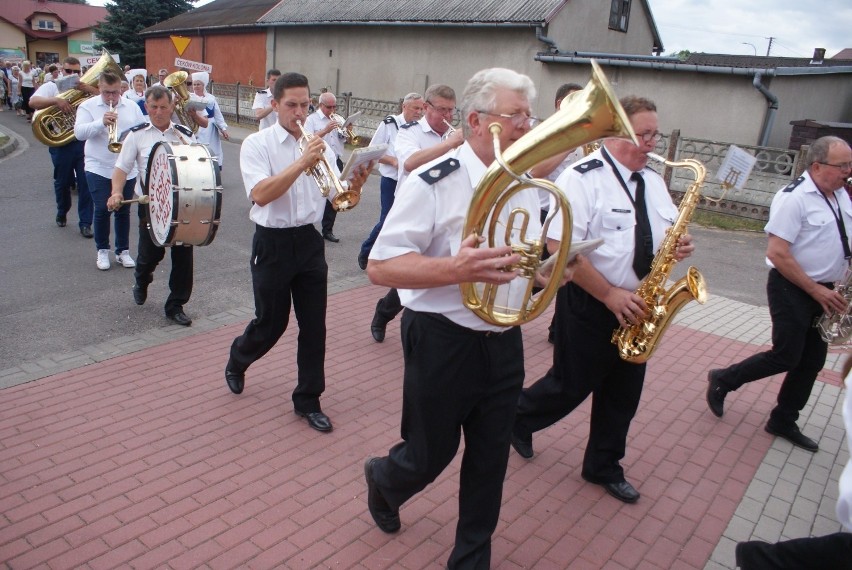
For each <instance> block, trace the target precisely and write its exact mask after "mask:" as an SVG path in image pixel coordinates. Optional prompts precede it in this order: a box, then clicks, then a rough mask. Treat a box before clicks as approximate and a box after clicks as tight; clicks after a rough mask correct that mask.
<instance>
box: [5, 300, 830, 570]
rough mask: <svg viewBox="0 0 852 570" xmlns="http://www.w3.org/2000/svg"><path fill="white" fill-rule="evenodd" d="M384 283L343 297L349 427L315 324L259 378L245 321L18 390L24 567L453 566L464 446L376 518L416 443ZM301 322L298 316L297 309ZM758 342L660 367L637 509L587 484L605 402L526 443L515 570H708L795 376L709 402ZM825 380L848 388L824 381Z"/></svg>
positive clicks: (653, 377)
mask: <svg viewBox="0 0 852 570" xmlns="http://www.w3.org/2000/svg"><path fill="white" fill-rule="evenodd" d="M381 293H382V290H380V289H378V288H376V287H362V288H359V289H355V290H350V291H347V292H344V293H339V294H336V295H333V296H331V297H330V300H329V316H328V326H329V333H328V357H327V368H326V370H327V376H328V389H327V391H326V395H325V396H324V398H323V408H324V410H325V411H326V412H327V413H328V414H329V415H330V416H331V418H332V420H333V421H334V424H335V431H334V432H333V433H331V434H320V433H317V432H315V431H313V430H311V429H309V428H308V427H307V426H306V424H305V423H304V421H303V420H300V419H298V418H296V417H295V416H294V415H293V413H292V404H291V401H290V393H291V391H292V389H293V386H294V383H293V376H294V370H295V349H294V347H295V335H296V328H295V327H292V328H291V329H290V330H288V331H287V333H286V334H285V336H284V338H283V339H282V341H281V342H279V345H278V346H277V347H276V348H275V349H273V350H272V351H271V352H270V353H269V354H268V355H267V356H266V357H265V358H264V359H262V360H261V361H260V362H258V363H257V364H256V365H255V366H254V367H253V368H252V369H251V370H250V371H249V374H248V377H247V381H246V390H245V392H244V393H243V394H242V395H241V396H235V395H233V394H231V393H230V392H229V391H228V390H227V388H226V386H225V382H224V379H223V368H224V365H225V362H226V360H227V354H228V347H229V346H230V343H231V341H232V339H233V338H234V337H235V336H236V335H238V334H239V333H240V332H242V329H243V327H244V325H243V324H241V325H232V326H225V327H222V328H220V329H217V330H215V331H213V332H209V333H203V334H198V335H195V336H192V337H188V338H185V339H183V340H179V341H175V342H172V343H169V344H165V345H162V346H158V347H154V348H149V349H146V350H142V351H140V352H136V353H133V354H129V355H126V356H123V357H119V358H114V359H112V360H109V361H106V362H102V363H98V364H93V365H91V366H86V367H84V368H79V369H76V370H72V371H70V372H66V373H62V374H57V375H55V376H51V377H48V378H44V379H42V380H39V381H36V382H31V383H28V384H24V385H20V386H16V387H12V388H8V389H5V390H3V391H2V392H0V394H2V397H0V400H1V401H0V512H2V517H0V561H3V562H4V564H5V566H6V567H8V568H16V569H17V568H32V567H43V568H71V567H80V566H85V567H88V568H115V567H119V566H132V567H134V568H153V567H159V568H162V567H170V568H190V567H197V566H205V567H209V568H234V567H249V568H271V567H286V568H314V567H318V568H341V569H342V568H366V569H371V570H372V569H377V568H441V567H443V566H444V564H445V561H446V558H447V555H448V553H449V551H450V549H451V545H452V540H453V532H454V527H455V520H456V511H457V504H456V491H457V488H458V468H459V463H460V461H459V459H460V455H459V456H458V457H457V458H456V460H455V461H454V462H453V463H452V464H451V466H450V467H449V468H448V469H447V471H446V472H445V473H444V474H442V475H441V477H439V478H438V480H437V481H436V482H435V483H434V484H433V485H431V486H430V487H428V488H427V489H426V490H425V491H424V492H423V493H421V494H419V495H418V496H416V497H415V498H414V499H412V500H411V501H410V502H409V503H408V504H406V505H404V506H403V508H402V510H401V516H402V521H403V529H402V531H401V532H400V533H399V534H397V535H393V536H389V535H386V534H384V533H382V532H381V531H379V530H378V529H376V528H375V526H374V525H373V523H372V520H371V519H370V516H369V514H368V513H367V509H366V504H365V484H364V480H363V470H362V464H363V461H364V458H365V457H367V456H368V455H376V454H384V453H385V452H386V450H387V449H388V447H390V446H391V445H392V444H394V443H396V441H397V440H398V438H399V413H400V398H401V375H402V359H401V355H400V348H399V340H398V339H399V328H398V323H397V322H394V323H392V324H391V325H390V327H389V329H388V337H387V340H386V341H385V342H384V343H383V344H376V343H374V342H373V341H372V339H371V337H370V334H369V322H370V318H371V314H372V309H373V307H374V306H375V305H374V301H375V299H376V298H377V297H378V296H379V295H380V294H381ZM293 322H295V320H293ZM548 322H549V317H548V316H545V317H543V318H540V319H538V320H537V321H536V322H534V323H532V324H531V325H529V326H527V327H525V335H524V336H525V343H526V346H525V350H526V361H527V381H528V382H532V381H534V380H535V379H536V378H538V377H539V376H540V375H541V374H542V373H543V372H544V371H545V369H546V368H547V367H548V365H549V362H550V352H551V345H550V344H548V343H547V341H546V340H545V338H546V326H547V324H548ZM754 351H755V347H754V346H753V345H746V344H743V343H738V342H735V341H731V340H727V339H724V338H720V337H716V336H713V335H708V334H704V333H698V332H695V331H693V330H690V329H687V328H684V327H678V326H672V328H671V330H670V331H669V332H668V334H667V336H666V339H665V341H664V343H663V345H662V346H661V347H660V348H659V350H658V351H657V353H656V355H655V357H654V359H653V360H652V361H651V363H650V365H649V372H648V375H647V379H646V388H645V391H644V394H643V398H642V404H641V406H640V410H639V413H638V415H637V417H636V419H635V420H634V422H633V425H632V429H631V437H630V441H629V443H628V455H627V457H626V458H625V461H624V465H625V467H626V472H627V476H628V478H629V480H630V481H632V482H633V483H634V484H635V485H636V486H637V487H638V488H639V490H640V492H641V493H642V498H641V499H640V501H639V502H638V503H637V504H636V505H623V504H621V503H619V502H618V501H616V500H614V499H612V498H610V497H608V496H606V495H605V493H604V492H603V490H602V489H601V488H600V487H597V486H595V485H591V484H587V483H585V482H583V481H582V479H581V478H580V465H581V461H582V456H583V451H584V446H585V440H586V436H587V433H588V415H589V403H588V402H586V403H585V404H584V405H583V406H581V407H580V408H578V409H577V410H576V411H575V412H574V413H573V414H571V415H570V416H569V417H568V418H566V419H565V420H563V421H561V422H559V423H558V424H557V425H555V426H553V427H551V428H549V429H547V430H545V431H543V432H540V433H539V434H536V437H535V448H536V452H537V454H536V456H535V458H534V459H533V460H531V461H525V460H523V459H521V458H520V457H519V456H517V455H516V454H514V452H512V455H511V457H510V465H509V472H508V476H507V480H506V485H505V491H504V500H503V509H502V513H501V522H500V524H499V526H498V528H497V531H496V533H495V536H494V549H493V566H494V567H495V568H505V569H514V568H542V569H549V568H568V567H570V568H572V569H574V568H576V569H582V568H703V566H704V564H705V563H706V561H707V560H708V558H709V557H710V555H711V553H712V551H713V548H714V547H715V545H716V543H717V542H718V540H719V538H720V536H721V534H722V532H723V531H724V529H725V527H726V526H727V524H728V521H729V519H730V518H731V516H732V514H733V513H734V510H735V509H736V506H737V504H738V502H739V501H740V499H741V498H742V496H743V493H744V491H745V488H746V486H747V485H748V483H749V482H750V480H751V479H752V477H753V475H754V472H755V470H756V469H757V466H758V465H759V464H760V462H761V460H762V459H763V456H764V454H765V452H766V450H767V449H768V447H769V446H770V444H771V438H770V436H768V435H767V434H766V433H764V431H763V429H762V425H763V423H764V422H765V419H766V415H767V413H768V412H769V410H770V408H771V406H772V403H773V401H774V397H775V395H776V391H777V382H760V383H756V384H757V385H750V386H747V387H745V388H744V389H742V390H740V391H739V392H738V393H737V395H736V398H732V399H730V401H729V403H728V406H727V409H726V414H725V417H724V419H723V420H718V419H716V418H715V417H714V416H712V415H711V414H710V413H709V411H708V410H707V408H706V404H705V402H704V390H705V387H706V382H705V377H706V372H707V370H708V368H710V367H713V366H718V365H724V364H727V363H729V362H733V361H736V360H739V359H741V358H743V357H745V356H747V355H750V354H752V353H753V352H754ZM821 379H822V380H823V381H829V382H832V383H834V384H837V383H838V382H839V378H838V376H837V374H835V373H832V372H824V373H823V376H822V377H821Z"/></svg>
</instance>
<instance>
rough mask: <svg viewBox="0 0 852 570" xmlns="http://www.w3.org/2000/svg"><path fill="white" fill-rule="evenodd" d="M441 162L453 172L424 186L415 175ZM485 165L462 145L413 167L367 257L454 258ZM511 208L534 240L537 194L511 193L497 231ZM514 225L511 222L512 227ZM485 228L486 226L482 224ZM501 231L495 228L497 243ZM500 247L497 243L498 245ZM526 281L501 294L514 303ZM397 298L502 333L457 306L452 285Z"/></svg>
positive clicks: (458, 296) (404, 293)
mask: <svg viewBox="0 0 852 570" xmlns="http://www.w3.org/2000/svg"><path fill="white" fill-rule="evenodd" d="M447 160H455V161H457V162H458V163H460V166H459V167H458V169H456V170H454V171H452V172H450V173H449V174H447V175H446V176H444V177H443V178H441V179H440V180H438V181H437V182H434V183H431V184H430V183H429V182H426V181H425V180H424V179H423V178H421V176H420V175H421V174H423V173H429V172H433V171H435V170H433V167H435V166H436V165H437V164H439V163H443V162H444V161H447ZM488 166H489V165H487V164H485V163H483V162H482V161H481V160H480V159H479V157H478V156H476V154H475V153H474V152H473V149H472V148H471V147H470V145H469V144H468V143H467V142H465V143H464V144H463V145H461V146H460V147H458V148H457V149H453V150H452V151H450V152H448V153H447V154H445V155H444V156H442V157H440V158H437V159H435V160H433V161H431V162H428V163H426V164H424V165H423V166H421V167H420V168H416V169H415V170H414V171H413V172H412V173H411V176H409V177H408V178H407V179H406V181H405V183H404V185H405V187H404V188H403V191H402V192H400V193H398V194H397V197H396V200H395V201H394V204H393V208H391V210H390V212H389V213H388V217H387V218H386V219H385V224H384V226H382V231H381V233H380V234H379V237H378V239H377V240H376V243H375V244H374V245H373V249H372V250H371V251H370V259H377V260H381V259H391V258H394V257H398V256H400V255H405V254H407V253H411V252H414V253H418V254H421V255H424V256H428V257H447V256H452V255H456V254H457V253H458V251H459V248H460V245H461V241H462V231H463V229H464V220H465V217H466V216H467V211H468V209H469V208H470V203H471V200H472V198H473V192H474V189H475V188H476V186H477V184H478V183H479V180H480V179H481V178H482V175H483V174H484V173H485V170H486V169H487V167H488ZM515 207H520V208H523V209H525V210H526V211H527V212H529V213H530V220H529V228H528V231H527V235H528V237H529V236H536V237H538V235H539V234H540V233H541V226H540V224H539V217H538V215H537V213H538V211H539V204H538V192H537V190H536V189H533V188H531V189H528V190H524V191H521V192H518V193H516V194H515V195H514V196H513V197H512V198H511V199H510V200H509V203H508V205H507V207H506V208H504V209H503V210H502V211H501V214H500V218H501V220H503V221H504V223H503V224H502V225H500V224H498V227H499V228H504V227H505V220H506V218H508V215H509V213H510V210H511V209H512V208H515ZM516 226H517V224H516ZM485 227H486V228H487V227H488V224H487V223H486V226H485ZM517 233H518V232H517V231H515V232H513V236H512V241H513V242H516V241H518V239H517V238H518V235H517ZM503 235H504V231H501V230H498V237H499V238H500V239H502V236H503ZM500 245H502V244H500ZM527 283H528V282H527V281H526V280H525V279H522V278H515V279H514V280H512V282H511V284H512V285H511V289H509V290H507V289H505V288H501V291H500V292H501V294H503V293H505V294H506V295H508V296H511V297H512V298H513V299H516V298H517V296H518V294H522V293H523V291H524V290H525V289H526V286H527ZM399 299H400V301H401V302H402V304H403V305H405V306H406V307H408V308H410V309H412V310H415V311H423V312H430V313H440V314H442V315H444V316H445V317H447V318H448V319H450V320H451V321H453V322H454V323H456V324H459V325H461V326H464V327H467V328H469V329H473V330H479V331H504V330H506V329H505V328H504V327H498V326H494V325H490V324H488V323H486V322H485V321H483V320H481V319H480V318H479V317H477V316H476V315H475V314H474V313H473V312H471V311H470V310H469V309H468V308H467V307H465V306H464V305H463V304H462V297H461V293H460V291H459V286H458V285H446V286H443V287H433V288H430V289H402V288H400V289H399Z"/></svg>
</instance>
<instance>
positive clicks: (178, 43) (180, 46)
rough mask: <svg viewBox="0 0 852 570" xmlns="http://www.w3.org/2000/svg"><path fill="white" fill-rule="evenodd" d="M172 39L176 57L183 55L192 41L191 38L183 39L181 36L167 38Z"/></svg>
mask: <svg viewBox="0 0 852 570" xmlns="http://www.w3.org/2000/svg"><path fill="white" fill-rule="evenodd" d="M169 37H170V38H172V43H173V44H174V45H175V49H176V50H177V52H178V55H183V52H185V51H186V48H187V47H189V42H191V41H192V38H185V37H183V36H169Z"/></svg>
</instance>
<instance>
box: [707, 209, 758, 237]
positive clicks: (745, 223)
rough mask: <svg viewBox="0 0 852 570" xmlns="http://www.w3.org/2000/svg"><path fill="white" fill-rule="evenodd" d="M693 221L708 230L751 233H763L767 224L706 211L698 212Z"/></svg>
mask: <svg viewBox="0 0 852 570" xmlns="http://www.w3.org/2000/svg"><path fill="white" fill-rule="evenodd" d="M692 221H693V222H694V223H696V224H698V225H699V226H704V227H706V228H718V229H720V230H738V231H749V232H762V231H763V228H764V226H766V222H764V221H762V220H754V219H751V218H740V217H739V216H729V215H727V214H719V213H717V212H708V211H706V210H696V211H695V215H694V216H693V217H692Z"/></svg>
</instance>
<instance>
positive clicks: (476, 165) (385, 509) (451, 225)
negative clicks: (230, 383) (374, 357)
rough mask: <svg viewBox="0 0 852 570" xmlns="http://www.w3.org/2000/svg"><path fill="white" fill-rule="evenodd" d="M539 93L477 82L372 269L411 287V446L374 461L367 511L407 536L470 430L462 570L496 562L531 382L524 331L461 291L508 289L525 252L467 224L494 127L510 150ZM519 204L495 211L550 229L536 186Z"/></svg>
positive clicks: (455, 555)
mask: <svg viewBox="0 0 852 570" xmlns="http://www.w3.org/2000/svg"><path fill="white" fill-rule="evenodd" d="M534 96H535V87H534V86H533V83H532V81H531V80H530V79H529V77H527V76H525V75H520V74H518V73H516V72H514V71H511V70H509V69H501V68H494V69H486V70H483V71H480V72H478V73H477V74H476V75H474V76H473V78H472V79H471V80H470V81H469V82H468V85H467V87H466V89H465V92H464V95H463V97H462V122H463V130H464V135H465V139H466V140H465V141H464V143H463V144H461V146H459V147H458V148H455V149H453V150H450V151H449V152H447V153H446V154H444V155H443V156H440V157H439V158H436V159H433V160H431V161H429V162H427V163H426V164H424V165H423V166H421V167H420V168H417V169H415V170H414V171H413V172H412V173H411V174H410V175H409V176H408V177H407V178H406V179H405V182H404V183H403V184H402V186H401V187H400V189H399V191H398V192H397V196H396V199H395V202H394V207H393V208H391V211H390V212H389V214H388V216H387V218H386V219H385V224H384V226H383V228H382V231H381V233H380V234H379V237H378V239H377V240H376V243H375V245H374V246H373V249H372V251H371V252H370V260H369V263H368V266H367V271H368V274H369V276H370V280H371V281H372V282H373V283H374V284H377V285H384V286H388V287H397V288H399V296H400V298H401V300H402V304H403V305H404V306H405V311H404V313H403V316H402V325H401V327H402V346H403V353H404V359H405V372H404V378H403V412H402V433H403V434H404V441H402V442H400V443H398V444H397V445H395V446H394V447H392V448H391V449H390V451H389V453H388V455H387V456H386V457H382V458H368V459H367V461H366V463H365V465H364V471H365V477H366V481H367V488H368V497H367V505H368V508H369V511H370V514H371V515H372V517H373V520H374V521H375V522H376V525H377V526H378V527H379V528H380V529H381V530H382V531H384V532H387V533H393V532H396V531H398V530H399V528H400V524H401V523H400V518H399V508H400V506H401V505H402V504H403V503H405V502H406V501H407V500H408V499H410V498H411V497H412V496H414V495H415V494H416V493H418V492H419V491H421V490H422V489H423V488H424V487H425V486H426V485H428V484H429V483H431V482H432V481H434V480H435V479H436V478H437V477H438V476H439V475H440V474H441V472H442V471H443V470H444V469H445V468H446V466H447V465H448V464H449V463H450V461H452V459H453V457H454V456H455V455H456V452H457V451H458V447H459V443H460V434H461V432H462V428H463V431H464V435H465V450H464V459H463V460H462V472H461V490H460V492H459V497H460V502H459V520H458V525H457V527H456V543H455V547H454V548H453V551H452V553H451V554H450V557H449V561H448V563H447V566H448V568H450V569H456V568H488V567H489V562H490V559H491V535H492V533H493V532H494V529H495V527H496V526H497V519H498V516H499V513H500V503H501V498H502V491H503V478H504V476H505V473H506V465H507V461H508V449H509V434H510V432H511V427H512V417H513V416H514V411H515V405H516V403H517V398H518V394H519V393H520V390H521V386H522V384H523V381H524V359H523V343H522V339H521V330H520V328H519V327H516V326H515V327H505V326H497V325H492V324H488V323H486V322H484V321H483V320H481V319H480V318H479V317H477V316H476V315H474V313H472V312H471V311H470V310H468V309H467V308H466V307H465V305H464V304H463V303H462V297H461V295H460V294H459V287H458V285H459V283H463V282H477V283H483V282H485V283H491V284H501V285H505V284H508V283H509V282H511V281H513V280H514V279H515V277H516V276H517V271H510V270H505V267H506V266H507V265H510V264H513V263H517V262H518V261H519V259H520V255H518V254H513V253H512V248H511V247H510V246H498V247H485V246H482V247H476V245H477V244H478V242H479V238H478V237H477V236H476V235H469V236H465V237H464V239H463V236H462V235H461V234H462V229H463V224H464V217H465V212H467V211H468V209H469V207H470V203H471V201H472V198H473V195H474V189H475V187H476V185H477V183H478V182H479V180H480V178H482V176H483V174H484V173H485V171H486V169H487V168H488V166H489V165H490V164H491V163H492V162H493V161H494V156H495V154H494V153H495V149H494V147H495V143H494V141H493V138H492V134H491V132H490V130H489V126H490V125H491V124H492V123H497V124H498V125H500V126H501V127H502V132H501V134H500V135H499V142H498V144H499V148H500V149H502V150H505V149H506V148H508V147H509V145H511V144H512V143H513V142H514V141H516V140H517V139H519V138H520V137H522V136H523V135H524V134H526V133H527V132H528V131H529V130H530V126H531V122H532V117H531V116H530V102H531V100H532V99H533V97H534ZM524 192H525V193H524ZM508 202H509V203H508V204H507V206H506V208H504V209H503V210H502V211H500V212H494V213H493V214H492V215H493V216H499V217H500V220H502V221H503V222H506V221H507V220H508V216H509V215H510V210H511V209H512V208H514V207H519V208H522V209H525V210H526V211H527V212H529V213H531V214H532V216H531V218H530V220H529V227H528V228H527V233H528V234H537V233H540V223H539V219H538V211H539V200H538V192H537V191H536V190H527V191H523V192H519V193H516V194H514V195H513V196H512V197H511V198H509V199H508ZM517 233H518V232H517V230H515V231H513V234H517ZM513 237H514V238H515V239H517V238H518V236H517V235H514V236H513ZM513 243H514V242H513ZM570 273H571V270H570V269H569V270H567V271H566V275H565V276H563V279H565V278H568V277H570ZM519 281H523V280H519Z"/></svg>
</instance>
